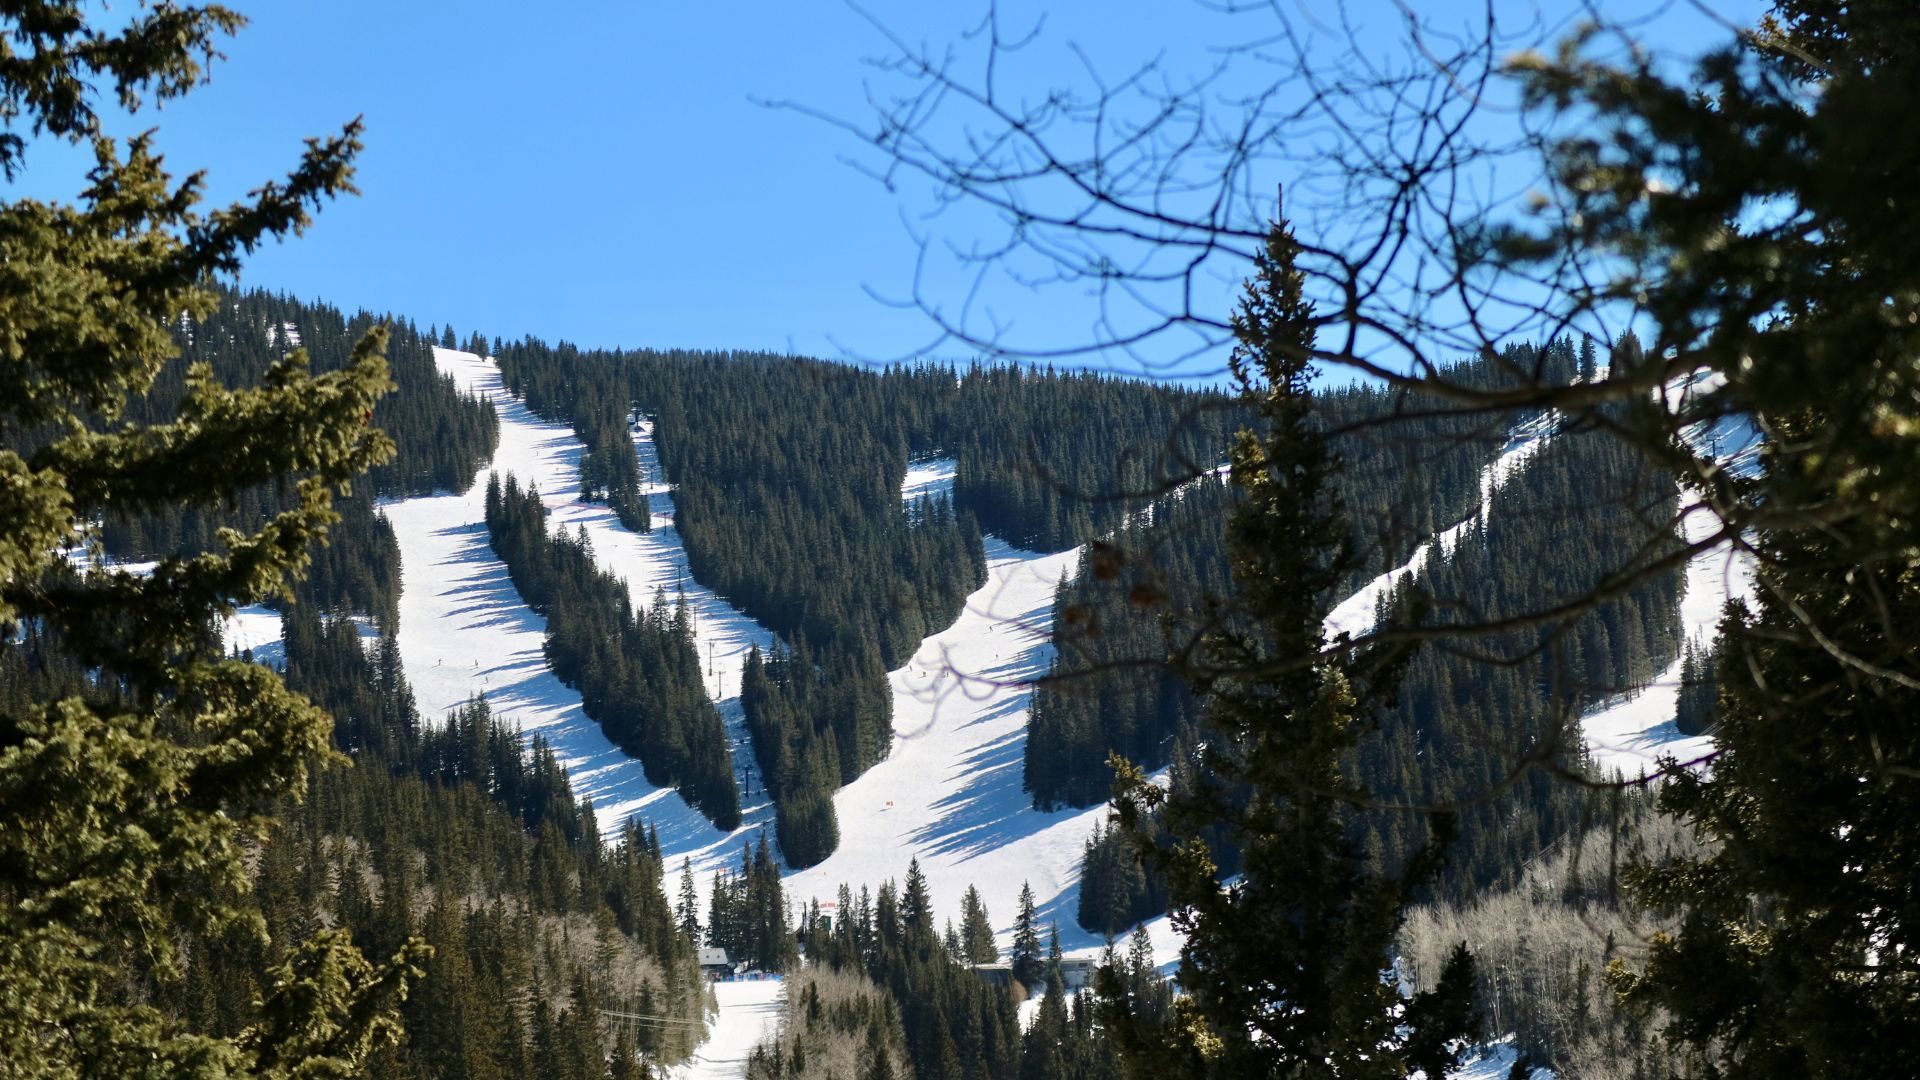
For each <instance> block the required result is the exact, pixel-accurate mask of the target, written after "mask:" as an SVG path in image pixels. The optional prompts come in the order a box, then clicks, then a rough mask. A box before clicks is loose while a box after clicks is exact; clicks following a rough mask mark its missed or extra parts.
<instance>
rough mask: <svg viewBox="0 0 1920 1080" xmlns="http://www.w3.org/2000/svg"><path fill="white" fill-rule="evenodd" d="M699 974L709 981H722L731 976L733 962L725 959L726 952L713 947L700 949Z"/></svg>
mask: <svg viewBox="0 0 1920 1080" xmlns="http://www.w3.org/2000/svg"><path fill="white" fill-rule="evenodd" d="M700 973H701V974H702V975H705V976H706V977H707V978H709V979H723V978H726V977H727V976H729V975H732V974H733V961H731V960H728V959H727V950H725V949H722V948H719V947H717V946H713V945H706V946H703V947H702V948H701V949H700Z"/></svg>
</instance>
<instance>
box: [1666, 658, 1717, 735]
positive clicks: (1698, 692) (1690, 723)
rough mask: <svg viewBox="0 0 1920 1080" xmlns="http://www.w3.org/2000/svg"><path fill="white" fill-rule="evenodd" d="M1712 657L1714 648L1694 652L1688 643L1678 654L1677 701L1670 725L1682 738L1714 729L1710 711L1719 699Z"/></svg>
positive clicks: (1711, 711)
mask: <svg viewBox="0 0 1920 1080" xmlns="http://www.w3.org/2000/svg"><path fill="white" fill-rule="evenodd" d="M1715 656H1716V654H1715V650H1714V649H1713V648H1711V647H1709V648H1706V649H1700V648H1696V647H1695V646H1694V644H1693V642H1691V641H1689V642H1687V649H1686V652H1685V653H1683V654H1681V659H1680V700H1679V704H1678V706H1677V707H1676V708H1675V710H1674V717H1673V723H1674V726H1675V727H1677V728H1679V729H1680V734H1682V735H1703V734H1705V733H1706V732H1707V731H1709V730H1710V729H1711V728H1712V727H1713V707H1714V703H1715V702H1716V701H1717V700H1718V699H1719V697H1720V679H1719V676H1718V675H1717V674H1716V673H1715V666H1716V664H1715Z"/></svg>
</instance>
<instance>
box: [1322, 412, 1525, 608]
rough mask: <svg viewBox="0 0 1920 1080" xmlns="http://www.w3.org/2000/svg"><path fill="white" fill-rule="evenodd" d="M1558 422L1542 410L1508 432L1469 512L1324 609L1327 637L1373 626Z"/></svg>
mask: <svg viewBox="0 0 1920 1080" xmlns="http://www.w3.org/2000/svg"><path fill="white" fill-rule="evenodd" d="M1558 422H1559V421H1558V417H1557V416H1556V414H1554V413H1545V414H1543V415H1541V416H1538V417H1535V418H1534V419H1532V420H1528V421H1526V422H1525V423H1522V424H1520V425H1518V426H1517V427H1515V428H1514V429H1513V431H1512V432H1511V433H1510V434H1509V435H1508V436H1507V442H1506V445H1505V446H1504V447H1502V448H1501V451H1500V453H1499V454H1498V455H1497V456H1496V457H1495V458H1494V459H1493V460H1492V461H1490V462H1488V463H1487V465H1486V467H1485V468H1483V469H1481V470H1480V501H1479V503H1478V504H1477V505H1476V506H1475V507H1474V511H1473V513H1471V514H1468V515H1467V516H1466V517H1465V518H1462V519H1461V520H1460V521H1458V522H1455V523H1454V524H1453V526H1452V527H1450V528H1448V529H1445V530H1443V531H1442V532H1440V533H1439V534H1437V535H1435V536H1434V537H1433V538H1432V539H1429V540H1427V541H1425V542H1423V543H1422V544H1421V545H1420V546H1419V547H1417V548H1414V549H1413V554H1412V555H1410V556H1408V557H1407V561H1406V562H1404V563H1402V564H1400V565H1399V566H1396V567H1394V568H1393V569H1392V570H1389V571H1387V572H1386V573H1384V574H1381V575H1380V576H1379V577H1377V578H1374V579H1373V580H1372V581H1369V582H1367V583H1366V584H1365V585H1362V586H1361V587H1360V588H1359V589H1358V590H1356V591H1355V592H1354V594H1353V595H1352V596H1349V597H1347V598H1346V599H1345V600H1342V601H1341V602H1340V603H1338V604H1336V605H1335V606H1334V608H1333V610H1332V611H1330V612H1328V613H1327V620H1326V622H1325V623H1324V624H1323V632H1324V633H1325V634H1326V636H1327V637H1328V638H1329V639H1332V638H1337V637H1339V636H1340V635H1342V634H1346V635H1349V636H1351V637H1359V636H1361V635H1362V634H1365V633H1366V632H1367V631H1369V630H1371V629H1373V618H1374V613H1375V612H1376V611H1377V610H1379V606H1380V602H1381V601H1382V600H1385V599H1386V598H1387V596H1388V595H1389V594H1390V593H1392V591H1393V589H1394V586H1396V585H1399V584H1401V583H1403V582H1405V581H1406V580H1407V579H1408V578H1411V577H1412V576H1413V575H1414V574H1416V573H1418V572H1419V569H1420V567H1422V566H1424V565H1425V564H1426V561H1427V559H1428V557H1429V556H1431V555H1432V554H1433V551H1434V549H1435V547H1436V545H1437V546H1438V548H1439V551H1440V553H1441V554H1442V555H1451V554H1453V549H1454V547H1455V546H1457V545H1458V544H1459V543H1460V538H1461V537H1463V536H1465V535H1466V534H1467V530H1468V529H1470V528H1472V527H1473V526H1474V525H1475V524H1476V523H1478V522H1480V521H1482V520H1483V519H1484V518H1485V517H1486V514H1487V509H1488V508H1489V507H1491V506H1492V505H1493V497H1494V495H1496V494H1498V493H1499V491H1500V489H1501V488H1502V487H1504V486H1505V485H1506V482H1507V481H1508V480H1510V479H1512V478H1513V476H1514V475H1515V474H1516V473H1518V472H1519V471H1520V470H1521V469H1522V468H1524V467H1525V466H1526V464H1527V462H1528V461H1529V460H1530V459H1531V458H1532V457H1533V456H1534V455H1535V454H1537V453H1539V452H1540V448H1541V447H1542V446H1545V445H1546V443H1547V437H1548V436H1549V435H1551V434H1552V433H1553V431H1554V428H1555V426H1556V425H1557V424H1558Z"/></svg>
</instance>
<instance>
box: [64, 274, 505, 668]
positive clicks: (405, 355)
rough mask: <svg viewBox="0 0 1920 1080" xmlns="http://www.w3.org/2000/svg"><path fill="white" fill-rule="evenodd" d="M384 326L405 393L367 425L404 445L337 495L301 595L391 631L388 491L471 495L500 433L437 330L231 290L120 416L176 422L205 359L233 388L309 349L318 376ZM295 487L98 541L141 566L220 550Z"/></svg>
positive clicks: (155, 520) (191, 323)
mask: <svg viewBox="0 0 1920 1080" xmlns="http://www.w3.org/2000/svg"><path fill="white" fill-rule="evenodd" d="M380 323H385V324H386V325H387V326H388V339H387V367H388V370H389V371H390V372H391V375H392V378H393V382H394V386H395V390H394V392H393V393H391V394H388V395H387V396H386V397H384V398H382V399H381V400H380V403H379V405H377V406H376V407H375V408H374V410H373V415H372V416H371V417H370V418H369V421H370V422H371V423H372V424H373V425H375V426H376V427H379V428H381V429H382V430H384V431H385V432H386V433H387V434H388V436H389V437H391V438H392V439H393V441H394V444H395V447H396V450H397V453H396V454H395V456H394V459H393V460H392V461H391V462H389V463H388V464H386V465H382V466H378V467H376V468H374V469H373V470H372V472H371V473H370V474H369V477H368V480H369V482H368V483H366V484H362V485H360V486H358V487H356V488H355V489H354V490H353V491H352V493H351V494H348V495H339V496H336V497H335V498H334V509H335V510H336V511H337V512H338V513H339V514H340V516H341V520H340V522H339V524H337V525H335V526H334V530H333V538H332V541H331V543H329V544H327V545H325V546H321V547H317V548H315V549H314V550H313V551H312V552H311V555H312V558H313V567H312V571H311V573H310V574H309V576H308V577H307V579H306V580H305V581H303V582H300V583H298V584H297V585H296V586H295V594H296V596H298V597H299V599H300V602H301V603H305V604H308V605H310V606H314V607H317V608H319V609H320V610H325V611H331V612H333V613H335V614H344V613H345V612H346V611H349V610H353V611H360V612H364V613H367V614H368V615H370V616H371V617H372V618H373V619H374V620H375V621H376V622H377V623H378V624H379V625H380V626H381V627H383V628H384V629H386V630H388V631H392V630H393V629H395V628H396V626H397V622H398V619H399V608H398V597H399V591H400V590H399V574H400V552H399V548H398V546H397V545H396V544H395V542H394V539H393V533H392V531H391V530H390V529H389V528H388V527H387V524H386V520H385V519H384V518H383V517H381V516H380V514H379V513H378V511H377V510H376V509H375V506H374V500H375V499H376V498H379V497H391V498H402V497H406V496H411V495H426V494H430V493H432V492H434V491H465V490H467V489H468V488H469V487H471V486H472V484H473V481H474V478H475V476H476V474H477V472H478V470H479V468H480V466H481V465H483V464H485V463H486V461H487V460H488V459H489V458H491V457H492V456H493V449H494V445H495V443H496V441H497V440H498V427H497V421H496V419H495V417H494V414H493V408H492V406H490V405H488V404H487V403H485V402H483V401H479V400H477V399H475V398H473V397H471V396H469V395H465V394H462V393H460V392H459V390H458V389H456V388H455V386H454V384H453V380H452V379H450V378H448V377H447V376H444V375H442V374H440V373H439V371H438V369H437V368H436V367H435V366H434V362H433V350H432V345H433V341H432V339H431V335H428V334H423V333H422V332H421V331H420V330H419V329H418V328H417V327H416V326H414V324H413V323H411V322H408V321H406V320H403V319H395V318H392V317H381V316H375V315H371V314H369V313H367V312H364V311H362V312H359V313H357V314H355V315H353V316H351V317H348V316H345V315H343V314H342V313H341V312H340V311H339V310H337V309H335V308H332V307H329V306H327V305H325V304H319V303H307V302H303V301H298V300H293V299H290V298H288V297H285V296H278V295H275V294H272V293H267V292H262V291H258V290H254V291H247V292H240V291H235V290H223V291H222V292H221V293H220V307H219V310H218V311H216V312H215V313H214V314H213V315H212V316H210V317H209V318H207V319H205V320H192V319H184V320H182V322H180V323H179V324H178V325H176V326H174V327H173V328H172V329H173V336H174V340H175V341H176V343H177V344H178V345H179V347H180V357H179V359H178V360H176V361H174V362H173V363H172V364H170V365H168V366H167V367H166V368H165V369H164V370H163V371H162V372H161V373H160V376H159V377H158V378H157V379H156V380H155V382H154V386H153V389H152V391H151V392H150V393H148V394H147V395H145V396H144V397H140V398H135V399H133V401H132V402H131V403H130V407H129V408H128V410H127V413H126V416H125V417H124V418H122V420H121V421H120V422H123V423H128V424H150V423H159V422H165V421H171V420H172V419H173V417H174V415H175V414H176V412H177V411H178V409H179V407H180V402H181V401H182V399H183V398H184V396H185V394H186V388H187V377H188V373H189V370H190V369H191V367H192V366H193V365H195V364H206V365H208V367H209V368H210V369H211V371H212V374H213V377H214V379H215V380H216V381H218V382H219V383H221V384H223V385H227V386H256V385H258V384H259V381H260V373H261V372H262V371H264V370H266V367H267V364H268V363H270V362H271V361H273V360H276V359H278V358H279V357H281V356H283V355H285V354H287V353H289V352H292V351H293V350H294V349H296V348H301V349H305V350H306V352H307V357H308V364H309V366H310V367H311V368H312V369H313V370H314V371H316V372H324V371H332V370H335V369H337V368H339V367H340V366H341V365H342V364H344V363H345V362H346V360H347V354H348V351H349V350H350V349H351V348H352V346H353V343H354V342H356V341H358V340H359V339H360V336H361V335H362V334H364V333H366V331H367V330H368V329H369V328H371V327H373V326H375V325H378V324H380ZM290 498H291V493H290V492H287V491H276V490H273V489H272V488H250V489H246V490H239V491H233V492H229V493H228V497H227V503H226V505H224V506H220V507H214V508H205V509H194V508H186V509H180V510H176V511H172V512H168V513H165V514H143V515H139V516H137V517H109V518H108V519H107V520H105V521H103V522H101V523H100V529H99V537H100V542H101V544H102V546H103V548H104V550H105V553H106V554H107V555H109V556H111V557H112V558H115V559H118V560H123V561H128V562H138V561H141V560H146V559H153V558H158V557H161V556H163V555H170V554H180V553H191V552H199V551H215V550H219V549H220V540H219V530H220V529H221V528H223V527H227V526H233V525H244V526H251V525H253V524H254V523H257V522H259V521H262V520H264V519H265V518H266V517H267V516H268V515H270V514H272V513H274V512H276V511H278V510H280V509H282V508H284V507H285V506H286V505H288V502H289V499H290Z"/></svg>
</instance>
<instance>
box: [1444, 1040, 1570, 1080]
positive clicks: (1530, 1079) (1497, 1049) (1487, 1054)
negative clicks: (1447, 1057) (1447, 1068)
mask: <svg viewBox="0 0 1920 1080" xmlns="http://www.w3.org/2000/svg"><path fill="white" fill-rule="evenodd" d="M1519 1056H1520V1054H1519V1051H1518V1050H1516V1049H1515V1048H1514V1046H1513V1038H1512V1037H1511V1036H1509V1037H1507V1038H1506V1039H1503V1040H1501V1041H1500V1042H1498V1043H1495V1044H1493V1045H1491V1046H1485V1047H1481V1048H1479V1050H1478V1052H1477V1053H1476V1054H1474V1056H1473V1057H1471V1058H1469V1059H1468V1060H1466V1061H1465V1062H1462V1063H1461V1065H1460V1068H1458V1069H1456V1070H1454V1071H1453V1072H1450V1073H1448V1074H1447V1080H1507V1077H1509V1076H1511V1075H1513V1066H1514V1063H1515V1061H1516V1060H1517V1059H1518V1058H1519ZM1527 1080H1554V1077H1553V1070H1552V1069H1544V1068H1536V1069H1533V1070H1532V1071H1531V1072H1529V1073H1528V1074H1527Z"/></svg>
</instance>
